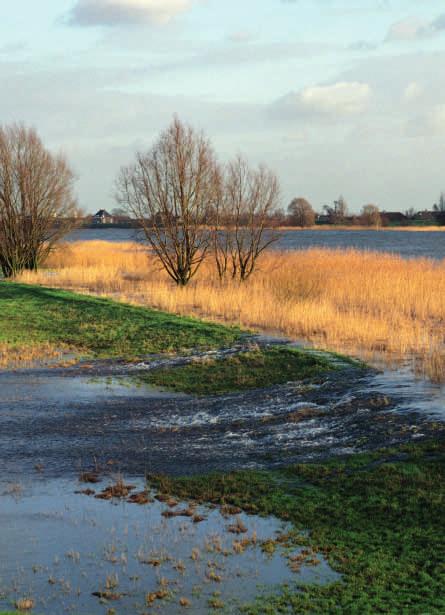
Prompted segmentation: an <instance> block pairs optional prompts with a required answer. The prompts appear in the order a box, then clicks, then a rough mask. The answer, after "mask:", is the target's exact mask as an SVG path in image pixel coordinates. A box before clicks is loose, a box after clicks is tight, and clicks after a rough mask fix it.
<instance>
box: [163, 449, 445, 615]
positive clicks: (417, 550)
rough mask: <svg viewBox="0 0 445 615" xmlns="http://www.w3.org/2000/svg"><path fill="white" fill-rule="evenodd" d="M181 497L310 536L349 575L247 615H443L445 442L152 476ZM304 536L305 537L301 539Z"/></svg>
mask: <svg viewBox="0 0 445 615" xmlns="http://www.w3.org/2000/svg"><path fill="white" fill-rule="evenodd" d="M153 480H154V482H155V483H157V485H158V488H160V489H161V490H163V491H165V492H170V493H174V494H175V495H177V496H178V497H182V498H186V497H193V498H195V499H198V500H201V501H206V502H213V503H223V502H224V503H230V504H234V505H237V506H241V507H242V508H243V509H244V510H246V511H248V512H252V513H257V514H263V515H276V516H277V517H280V518H282V519H285V520H288V521H291V522H292V523H293V525H294V526H295V528H296V530H297V535H300V540H301V533H300V532H301V531H303V530H308V529H309V530H310V538H309V539H308V541H310V544H311V546H313V547H314V548H315V549H316V550H318V551H320V552H323V553H324V554H325V555H326V557H327V558H328V561H329V562H330V564H331V566H332V567H333V568H334V569H335V570H337V571H338V572H340V573H342V575H343V578H342V581H341V582H337V583H334V584H331V585H329V586H325V587H317V586H304V587H300V588H292V587H288V588H282V590H281V591H279V592H276V593H275V594H274V595H271V596H268V597H261V599H259V600H258V602H256V603H255V604H251V605H247V606H245V607H243V612H244V613H245V614H247V615H259V614H262V615H275V614H279V613H286V614H287V613H295V614H296V613H317V614H318V613H323V614H330V613H333V614H334V613H342V614H343V613H348V614H357V615H359V614H360V615H362V614H369V615H370V614H374V613H393V614H394V615H395V614H399V613H403V614H406V615H411V614H419V615H420V614H439V613H441V614H443V613H445V592H444V586H445V557H444V556H445V532H444V522H445V442H444V441H440V442H437V443H430V444H420V445H419V444H418V445H409V446H404V447H402V448H400V449H398V450H392V451H384V452H380V453H377V454H369V455H358V456H354V457H351V458H348V459H347V460H340V461H338V460H337V461H332V462H329V463H314V464H307V465H298V466H294V467H290V468H287V469H284V470H281V471H273V472H266V471H264V472H254V471H244V472H236V473H231V474H228V475H220V474H218V475H212V476H207V477H192V478H181V479H171V478H165V477H164V478H158V479H153ZM298 533H300V534H298Z"/></svg>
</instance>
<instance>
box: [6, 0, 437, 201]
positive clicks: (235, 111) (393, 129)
mask: <svg viewBox="0 0 445 615" xmlns="http://www.w3.org/2000/svg"><path fill="white" fill-rule="evenodd" d="M0 10H1V19H0V93H1V95H0V123H2V124H8V123H10V122H15V121H20V122H24V123H26V124H28V125H32V126H35V127H36V128H37V130H38V132H39V133H40V135H41V137H42V139H43V140H44V142H45V144H46V145H47V146H48V147H49V148H51V149H52V150H54V151H59V150H62V151H63V152H64V153H65V154H66V156H67V157H68V160H69V161H70V163H71V165H72V167H73V169H74V171H75V172H76V174H77V176H78V182H77V192H78V197H79V203H80V205H81V207H83V208H84V209H85V210H86V211H88V212H95V211H97V210H98V209H100V208H105V209H108V210H111V209H113V207H115V203H114V201H113V182H114V180H115V178H116V175H117V173H118V171H119V169H120V167H121V166H122V165H124V164H128V163H130V162H131V161H132V160H133V158H134V155H135V152H136V151H141V150H142V151H144V150H147V149H148V148H149V147H150V146H151V144H152V143H153V142H154V141H155V140H156V138H157V136H158V135H159V133H160V131H162V130H163V129H164V128H165V127H166V126H167V125H168V124H169V122H170V121H171V119H172V117H173V115H174V114H178V116H179V117H180V118H181V119H183V120H184V121H186V122H189V123H191V124H192V125H193V126H195V127H196V128H198V129H202V130H204V131H205V132H206V134H207V135H208V137H209V138H210V139H211V141H212V143H213V145H214V147H215V149H216V151H217V154H218V157H219V159H220V160H221V161H222V162H224V161H226V160H229V159H230V158H232V157H233V156H235V155H237V154H238V153H242V154H244V155H246V156H247V157H248V158H249V160H250V161H251V162H252V164H257V163H259V162H263V163H266V164H267V165H269V166H270V167H271V168H272V169H274V170H275V171H276V173H277V174H278V176H279V178H280V181H281V186H282V206H283V207H287V204H288V203H289V201H290V200H291V199H292V198H293V197H296V196H304V197H305V198H307V199H308V200H309V201H310V202H311V203H312V204H313V206H314V207H315V208H316V209H318V210H321V208H322V206H323V205H324V204H328V203H332V201H333V200H335V199H336V198H337V197H338V196H339V195H340V194H342V195H343V196H344V197H345V199H346V201H347V203H348V205H349V207H350V210H351V211H353V212H358V211H360V209H361V207H362V206H363V205H364V204H367V203H375V204H377V205H378V206H379V207H380V208H381V209H382V210H387V211H405V210H407V209H409V208H411V207H414V208H415V209H419V210H420V209H426V208H431V206H432V205H433V203H434V202H436V201H437V199H438V195H439V193H440V192H441V190H445V4H444V2H443V0H422V2H419V1H418V0H40V1H39V2H34V1H32V0H14V2H11V1H10V0H2V1H1V7H0Z"/></svg>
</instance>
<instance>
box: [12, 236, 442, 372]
mask: <svg viewBox="0 0 445 615" xmlns="http://www.w3.org/2000/svg"><path fill="white" fill-rule="evenodd" d="M20 279H21V281H24V282H28V283H34V284H44V285H48V286H56V287H62V288H69V289H73V290H76V291H80V292H87V293H94V294H101V295H106V296H111V297H113V298H115V299H118V300H122V301H126V302H132V303H136V304H140V305H149V306H152V307H157V308H159V309H162V310H166V311H169V312H175V313H178V314H188V315H197V316H201V317H203V316H204V317H207V318H211V319H216V320H219V321H224V322H227V323H235V324H238V325H241V326H243V327H248V328H253V329H260V330H263V331H267V332H276V333H279V334H284V335H286V336H289V337H292V338H294V339H301V340H305V341H307V342H310V343H311V344H313V345H314V346H316V347H319V348H326V349H330V350H335V351H340V352H346V353H349V354H352V355H354V356H357V357H360V358H363V359H366V360H368V361H372V362H374V363H381V362H383V363H384V364H386V365H397V364H400V363H405V362H410V363H411V364H412V365H413V366H414V367H415V369H416V370H417V372H418V373H420V374H422V375H426V376H428V377H429V378H431V379H432V380H434V381H445V347H444V340H445V333H444V322H445V261H442V262H433V261H431V260H427V259H412V260H404V259H402V258H400V257H397V256H393V255H388V254H381V253H372V252H360V251H357V250H347V251H337V250H327V249H310V250H306V251H292V252H269V253H267V254H265V255H264V256H263V258H262V260H261V261H260V263H259V267H258V270H257V271H256V273H255V274H254V275H253V276H252V278H251V279H250V280H248V281H247V282H245V283H239V282H236V281H232V280H229V281H226V282H224V283H220V281H219V280H218V278H217V275H216V272H215V268H214V266H213V263H212V261H211V260H209V261H208V262H206V263H205V264H204V265H203V267H202V268H201V270H200V272H199V274H198V276H197V278H196V280H194V281H192V283H191V284H190V285H189V286H188V287H186V288H178V287H176V286H175V285H174V284H173V283H172V282H171V281H170V280H169V279H168V277H167V276H166V274H165V273H164V272H163V271H162V269H161V268H160V267H159V264H158V263H157V261H156V260H155V259H154V258H153V257H152V256H151V255H150V254H149V253H148V251H147V249H146V248H145V247H144V246H142V245H140V244H136V243H109V242H102V241H95V242H78V243H73V244H65V245H63V246H60V247H59V248H58V249H57V251H55V252H54V253H53V254H52V255H51V256H50V257H49V259H48V261H47V263H46V268H45V269H42V270H41V271H40V272H38V273H24V274H23V275H22V276H21V278H20Z"/></svg>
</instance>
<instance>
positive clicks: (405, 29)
mask: <svg viewBox="0 0 445 615" xmlns="http://www.w3.org/2000/svg"><path fill="white" fill-rule="evenodd" d="M427 28H428V23H427V22H425V21H422V20H420V19H414V18H408V19H403V20H402V21H397V22H396V23H394V24H392V26H391V27H390V29H389V31H388V34H387V36H386V40H387V41H412V40H416V39H417V38H420V37H422V36H424V33H425V32H426V30H427Z"/></svg>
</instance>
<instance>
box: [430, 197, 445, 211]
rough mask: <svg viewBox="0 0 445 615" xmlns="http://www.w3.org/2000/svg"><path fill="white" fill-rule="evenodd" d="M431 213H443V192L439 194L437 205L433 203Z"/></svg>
mask: <svg viewBox="0 0 445 615" xmlns="http://www.w3.org/2000/svg"><path fill="white" fill-rule="evenodd" d="M433 211H435V212H438V213H444V212H445V192H441V193H440V195H439V201H438V202H437V203H434V205H433Z"/></svg>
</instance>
